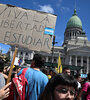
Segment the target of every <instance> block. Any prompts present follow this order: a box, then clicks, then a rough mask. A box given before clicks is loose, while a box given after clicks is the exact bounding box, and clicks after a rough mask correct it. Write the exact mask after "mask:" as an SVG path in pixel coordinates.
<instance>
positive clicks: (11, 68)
mask: <svg viewBox="0 0 90 100" xmlns="http://www.w3.org/2000/svg"><path fill="white" fill-rule="evenodd" d="M17 50H18V48H17V47H15V51H14V55H13V60H12V63H11V67H10V71H9V75H8V79H7V84H8V83H9V82H10V79H11V74H12V70H13V65H14V61H15V57H16V54H17Z"/></svg>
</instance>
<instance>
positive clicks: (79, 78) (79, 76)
mask: <svg viewBox="0 0 90 100" xmlns="http://www.w3.org/2000/svg"><path fill="white" fill-rule="evenodd" d="M75 79H76V80H77V81H79V82H80V81H81V75H80V74H79V73H77V74H76V75H75Z"/></svg>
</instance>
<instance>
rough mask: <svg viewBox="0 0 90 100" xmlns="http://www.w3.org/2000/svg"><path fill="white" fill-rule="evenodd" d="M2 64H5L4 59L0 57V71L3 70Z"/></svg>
mask: <svg viewBox="0 0 90 100" xmlns="http://www.w3.org/2000/svg"><path fill="white" fill-rule="evenodd" d="M4 65H5V63H4V60H3V59H2V58H1V57H0V72H2V71H3V69H4Z"/></svg>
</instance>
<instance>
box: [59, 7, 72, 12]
mask: <svg viewBox="0 0 90 100" xmlns="http://www.w3.org/2000/svg"><path fill="white" fill-rule="evenodd" d="M60 11H61V12H62V13H63V12H68V11H70V9H69V8H68V7H61V9H60Z"/></svg>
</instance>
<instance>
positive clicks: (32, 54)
mask: <svg viewBox="0 0 90 100" xmlns="http://www.w3.org/2000/svg"><path fill="white" fill-rule="evenodd" d="M34 54H35V52H34V51H32V53H31V59H33V56H34Z"/></svg>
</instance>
